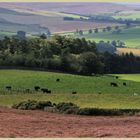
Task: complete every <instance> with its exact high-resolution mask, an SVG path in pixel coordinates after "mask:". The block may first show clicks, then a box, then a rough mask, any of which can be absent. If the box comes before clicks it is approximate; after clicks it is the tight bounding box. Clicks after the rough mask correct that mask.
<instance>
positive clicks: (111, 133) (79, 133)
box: [0, 107, 140, 138]
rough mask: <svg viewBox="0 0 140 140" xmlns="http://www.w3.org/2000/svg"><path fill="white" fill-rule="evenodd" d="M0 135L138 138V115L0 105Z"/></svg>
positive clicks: (139, 130)
mask: <svg viewBox="0 0 140 140" xmlns="http://www.w3.org/2000/svg"><path fill="white" fill-rule="evenodd" d="M0 137H34V138H35V137H140V117H138V116H127V117H104V116H100V117H94V116H92V117H91V116H76V115H62V114H55V113H47V112H43V111H23V110H15V109H9V108H6V107H0Z"/></svg>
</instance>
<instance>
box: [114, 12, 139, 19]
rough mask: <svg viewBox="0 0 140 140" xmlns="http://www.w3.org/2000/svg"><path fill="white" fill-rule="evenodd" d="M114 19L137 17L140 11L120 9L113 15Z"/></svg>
mask: <svg viewBox="0 0 140 140" xmlns="http://www.w3.org/2000/svg"><path fill="white" fill-rule="evenodd" d="M113 17H114V18H116V19H119V18H123V19H134V20H135V19H137V18H140V11H122V12H119V13H118V14H116V15H115V16H113Z"/></svg>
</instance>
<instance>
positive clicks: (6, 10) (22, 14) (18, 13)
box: [0, 6, 30, 16]
mask: <svg viewBox="0 0 140 140" xmlns="http://www.w3.org/2000/svg"><path fill="white" fill-rule="evenodd" d="M0 13H1V14H10V15H20V16H27V15H30V14H28V13H21V12H17V11H14V10H10V9H7V8H2V7H1V6H0Z"/></svg>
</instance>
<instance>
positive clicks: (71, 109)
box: [12, 100, 140, 116]
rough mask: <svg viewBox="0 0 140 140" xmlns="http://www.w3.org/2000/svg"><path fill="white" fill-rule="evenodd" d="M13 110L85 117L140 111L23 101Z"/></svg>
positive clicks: (137, 112) (131, 113) (139, 113)
mask: <svg viewBox="0 0 140 140" xmlns="http://www.w3.org/2000/svg"><path fill="white" fill-rule="evenodd" d="M12 108H14V109H21V110H43V111H47V112H54V113H62V114H75V115H87V116H121V115H140V109H103V108H80V107H79V106H77V105H76V104H73V103H70V102H69V103H65V102H61V103H58V104H55V103H52V102H50V101H35V100H28V101H23V102H20V103H18V104H14V105H13V106H12Z"/></svg>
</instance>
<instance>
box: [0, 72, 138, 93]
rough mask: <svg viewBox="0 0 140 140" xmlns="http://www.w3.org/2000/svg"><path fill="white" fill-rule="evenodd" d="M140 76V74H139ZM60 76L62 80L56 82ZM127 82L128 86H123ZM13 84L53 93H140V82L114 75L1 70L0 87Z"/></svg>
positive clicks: (14, 86) (18, 87)
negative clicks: (38, 88)
mask: <svg viewBox="0 0 140 140" xmlns="http://www.w3.org/2000/svg"><path fill="white" fill-rule="evenodd" d="M138 77H140V75H138ZM57 78H59V79H60V82H56V79H57ZM111 82H116V83H117V84H118V85H119V87H111V86H110V83H111ZM123 82H126V84H127V86H123ZM5 86H12V88H13V89H27V88H29V89H32V90H33V89H34V86H40V87H42V88H48V89H51V90H52V92H53V93H58V94H59V93H61V94H62V93H66V94H67V93H71V92H72V91H77V93H80V94H86V93H88V94H95V93H99V92H101V93H104V94H107V93H108V94H120V93H121V94H133V93H134V92H136V93H139V91H140V86H139V82H134V81H126V80H122V79H116V78H115V77H113V76H109V75H106V76H105V75H104V76H99V77H96V76H78V75H72V74H62V73H53V72H40V71H28V70H0V88H1V90H5Z"/></svg>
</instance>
